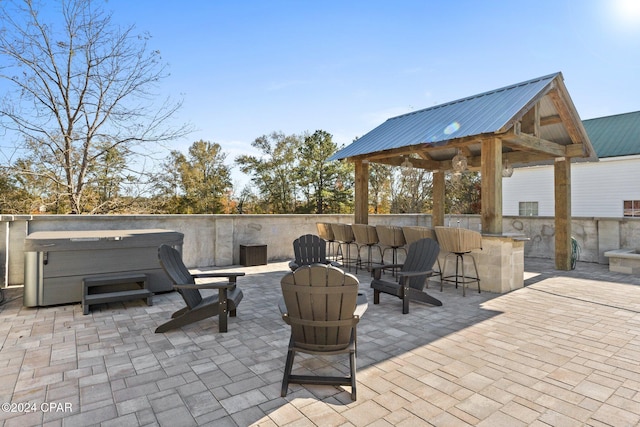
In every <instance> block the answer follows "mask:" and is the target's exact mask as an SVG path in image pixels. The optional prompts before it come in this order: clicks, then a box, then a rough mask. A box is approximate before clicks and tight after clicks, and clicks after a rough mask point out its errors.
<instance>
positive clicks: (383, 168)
mask: <svg viewBox="0 0 640 427" xmlns="http://www.w3.org/2000/svg"><path fill="white" fill-rule="evenodd" d="M392 172H393V168H392V167H391V166H389V165H384V164H382V163H369V207H370V210H371V211H372V213H375V214H382V213H389V212H391V174H392Z"/></svg>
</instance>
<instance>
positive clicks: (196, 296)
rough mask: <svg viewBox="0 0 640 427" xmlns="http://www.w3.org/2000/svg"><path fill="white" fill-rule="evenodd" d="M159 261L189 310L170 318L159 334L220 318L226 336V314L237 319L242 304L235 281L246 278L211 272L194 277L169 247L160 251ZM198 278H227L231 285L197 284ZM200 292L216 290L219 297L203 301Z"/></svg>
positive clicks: (226, 283) (233, 274)
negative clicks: (202, 290)
mask: <svg viewBox="0 0 640 427" xmlns="http://www.w3.org/2000/svg"><path fill="white" fill-rule="evenodd" d="M158 259H159V261H160V265H161V266H162V269H163V270H164V271H165V272H166V273H167V275H168V276H169V278H170V279H171V282H172V283H173V287H174V288H175V289H176V290H177V291H178V292H179V293H180V295H182V298H183V299H184V302H185V303H186V304H187V306H186V307H184V308H182V309H181V310H178V311H176V312H175V313H173V314H172V315H171V320H169V321H168V322H166V323H164V324H162V325H160V326H158V327H157V328H156V333H160V332H166V331H168V330H171V329H176V328H181V327H183V326H185V325H188V324H190V323H193V322H197V321H199V320H202V319H206V318H209V317H212V316H218V331H219V332H227V313H229V314H230V315H231V317H235V316H236V309H237V307H238V304H240V301H241V300H242V296H243V294H242V291H241V290H240V289H239V288H237V287H236V279H237V278H238V277H239V276H244V273H242V272H238V273H234V272H228V271H226V272H211V273H198V274H191V273H190V272H189V270H188V269H187V267H186V266H185V265H184V263H183V261H182V257H181V256H180V252H178V251H177V250H176V249H174V248H172V247H171V246H168V245H162V246H160V247H159V248H158ZM197 278H228V279H229V280H228V282H211V283H198V284H196V281H195V279H197ZM201 289H217V290H218V295H212V296H208V297H205V298H203V297H202V295H201V294H200V290H201Z"/></svg>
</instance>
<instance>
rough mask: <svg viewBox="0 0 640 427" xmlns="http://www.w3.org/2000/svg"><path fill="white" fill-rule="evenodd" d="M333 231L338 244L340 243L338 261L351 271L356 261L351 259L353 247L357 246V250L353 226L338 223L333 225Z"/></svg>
mask: <svg viewBox="0 0 640 427" xmlns="http://www.w3.org/2000/svg"><path fill="white" fill-rule="evenodd" d="M331 229H332V230H333V236H334V238H335V240H336V242H338V250H337V252H336V261H339V262H340V263H341V264H342V265H344V266H346V267H347V268H348V269H349V271H351V265H352V264H353V261H354V260H353V259H351V245H355V246H356V248H357V245H356V243H355V240H356V239H355V237H354V235H353V230H352V229H351V225H350V224H341V223H339V222H336V223H332V224H331Z"/></svg>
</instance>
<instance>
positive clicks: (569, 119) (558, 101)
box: [549, 79, 586, 144]
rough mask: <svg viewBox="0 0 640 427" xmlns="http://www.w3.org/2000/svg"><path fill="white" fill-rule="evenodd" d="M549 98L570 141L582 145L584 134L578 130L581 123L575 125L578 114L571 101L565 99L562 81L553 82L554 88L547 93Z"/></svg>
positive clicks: (565, 91) (565, 94) (565, 92)
mask: <svg viewBox="0 0 640 427" xmlns="http://www.w3.org/2000/svg"><path fill="white" fill-rule="evenodd" d="M549 97H550V98H551V101H552V102H553V106H554V107H556V110H557V111H558V115H559V116H560V118H561V120H562V123H563V124H564V127H565V128H566V129H567V133H569V137H570V138H571V141H572V142H573V143H574V144H582V143H583V142H584V138H583V135H586V132H582V130H583V129H584V128H582V129H580V128H581V127H582V122H580V123H579V124H578V123H576V121H578V120H579V116H578V112H577V111H576V109H575V107H574V106H573V103H572V102H571V100H570V99H567V98H568V92H567V89H566V88H565V87H564V83H563V82H562V80H560V79H556V80H555V88H553V89H552V90H551V91H550V92H549Z"/></svg>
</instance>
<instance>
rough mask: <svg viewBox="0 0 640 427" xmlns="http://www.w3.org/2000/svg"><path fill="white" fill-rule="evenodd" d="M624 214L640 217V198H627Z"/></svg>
mask: <svg viewBox="0 0 640 427" xmlns="http://www.w3.org/2000/svg"><path fill="white" fill-rule="evenodd" d="M624 216H637V217H640V200H625V201H624Z"/></svg>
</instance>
